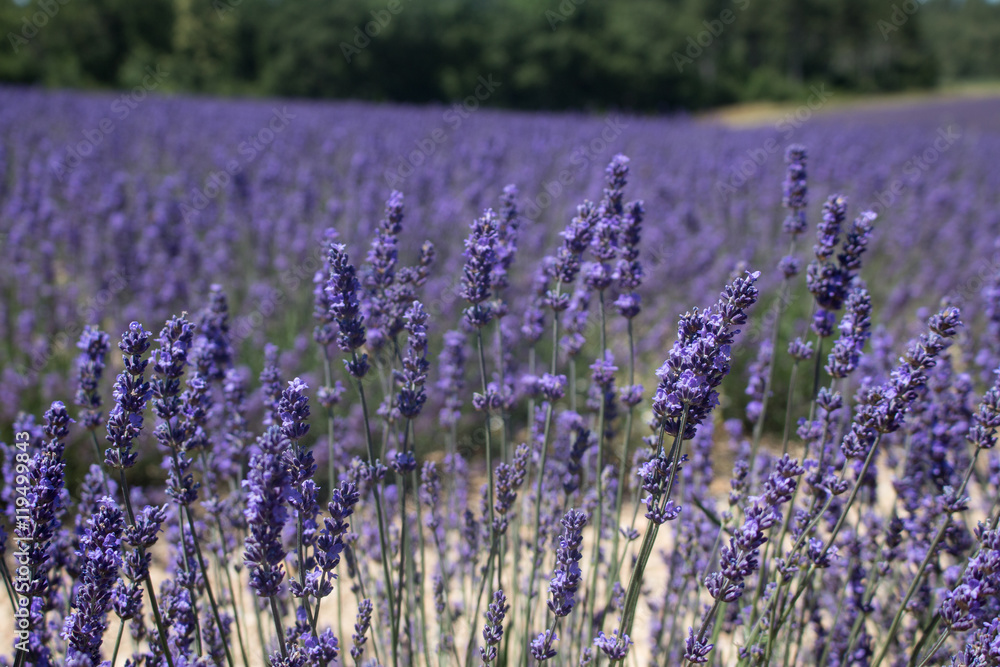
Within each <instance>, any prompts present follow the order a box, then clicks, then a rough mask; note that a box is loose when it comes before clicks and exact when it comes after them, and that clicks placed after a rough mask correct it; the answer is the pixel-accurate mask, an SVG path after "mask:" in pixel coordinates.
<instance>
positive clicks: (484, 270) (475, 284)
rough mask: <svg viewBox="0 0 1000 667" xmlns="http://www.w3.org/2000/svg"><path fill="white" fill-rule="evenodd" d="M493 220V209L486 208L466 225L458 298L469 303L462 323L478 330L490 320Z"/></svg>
mask: <svg viewBox="0 0 1000 667" xmlns="http://www.w3.org/2000/svg"><path fill="white" fill-rule="evenodd" d="M498 224H499V222H498V220H497V215H496V213H494V212H493V209H491V208H490V209H486V211H485V212H484V213H483V215H482V216H481V217H479V218H476V220H474V221H473V222H472V224H471V225H470V226H469V229H470V233H469V236H468V237H467V238H466V239H465V252H464V253H463V256H464V257H465V267H464V268H463V270H462V298H463V299H465V300H466V301H468V302H469V307H468V308H466V309H465V321H466V322H467V323H468V324H469V326H471V327H473V328H482V327H484V326H486V325H487V324H489V322H490V320H492V319H493V310H492V308H490V307H489V305H488V304H486V303H485V302H486V300H487V299H489V298H490V296H491V294H492V293H491V292H490V288H491V287H492V276H493V268H494V266H495V265H496V262H497V252H496V246H497V226H498Z"/></svg>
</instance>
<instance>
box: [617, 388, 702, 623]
mask: <svg viewBox="0 0 1000 667" xmlns="http://www.w3.org/2000/svg"><path fill="white" fill-rule="evenodd" d="M687 417H688V408H687V406H684V411H683V412H682V413H681V422H680V427H679V428H678V429H677V435H676V436H675V437H674V442H673V444H672V445H671V446H670V453H669V454H668V455H667V463H668V468H667V469H668V470H669V471H670V479H669V480H668V481H667V492H666V493H665V494H664V495H665V498H664V502H669V501H670V492H671V491H672V489H673V485H674V480H675V479H676V478H677V475H676V471H675V468H676V465H675V463H674V462H675V460H677V459H678V458H679V454H680V449H681V444H682V439H683V437H684V430H685V429H686V428H687ZM663 436H664V430H663V427H662V426H661V427H660V433H659V437H658V443H657V446H656V450H657V452H656V455H657V456H662V450H663ZM658 530H659V525H658V524H656V523H653V522H652V521H650V522H649V527H648V528H647V529H646V534H645V535H644V536H643V538H642V544H641V545H640V547H639V559H638V560H637V561H636V564H635V567H634V568H633V569H632V574H631V576H630V577H629V582H628V589H627V590H626V593H625V604H624V605H623V608H622V620H621V623H620V624H619V629H618V641H620V642H621V641H623V640H624V637H625V635H627V634H628V633H630V632H631V631H632V622H633V620H634V619H635V608H636V606H637V605H638V603H639V593H640V591H641V589H642V575H643V571H644V570H645V569H646V563H647V562H648V561H649V556H650V554H651V553H653V544H654V543H655V542H656V533H657V531H658Z"/></svg>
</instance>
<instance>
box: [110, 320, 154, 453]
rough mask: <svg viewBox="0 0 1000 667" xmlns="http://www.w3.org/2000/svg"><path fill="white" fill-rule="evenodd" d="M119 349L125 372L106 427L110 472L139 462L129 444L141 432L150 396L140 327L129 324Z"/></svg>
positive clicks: (145, 347)
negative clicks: (109, 444) (145, 375)
mask: <svg viewBox="0 0 1000 667" xmlns="http://www.w3.org/2000/svg"><path fill="white" fill-rule="evenodd" d="M118 347H119V348H120V349H121V351H122V359H123V361H124V362H125V371H124V372H122V373H120V374H119V375H118V379H117V380H116V381H115V389H114V397H115V406H114V407H113V408H112V409H111V414H110V415H109V416H108V425H107V428H108V435H107V440H108V442H110V443H111V447H110V448H109V449H108V450H107V451H106V452H105V456H106V458H105V463H106V464H107V465H108V466H109V467H111V468H131V467H132V466H133V465H135V462H136V460H137V459H138V458H139V455H138V454H136V453H135V452H133V451H132V442H133V441H134V440H135V439H136V437H137V436H138V435H139V432H140V431H141V430H142V424H143V419H142V413H143V412H144V411H145V410H146V401H147V400H148V399H149V397H150V395H151V393H152V392H151V390H150V386H149V383H148V382H146V380H145V378H144V376H143V373H145V371H146V365H147V364H148V363H149V360H148V359H143V358H142V357H143V355H144V354H145V353H146V351H147V350H149V334H148V333H146V332H145V331H144V330H143V328H142V325H141V324H139V323H138V322H132V323H131V324H130V325H129V329H128V331H126V332H125V333H123V334H122V340H121V342H120V343H119V344H118Z"/></svg>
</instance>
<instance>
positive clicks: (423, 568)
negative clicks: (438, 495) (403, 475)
mask: <svg viewBox="0 0 1000 667" xmlns="http://www.w3.org/2000/svg"><path fill="white" fill-rule="evenodd" d="M408 425H409V427H410V428H413V424H412V423H409V424H408ZM410 474H411V475H412V486H413V504H414V505H416V507H417V526H416V529H417V538H418V540H419V543H420V595H418V596H417V597H416V598H415V600H416V602H417V603H418V604H419V605H420V606H419V607H418V609H419V612H420V631H421V636H422V638H423V643H424V661H425V662H426V663H427V666H428V667H430V664H431V654H430V644H429V643H428V641H427V611H426V609H425V607H426V606H427V605H425V604H424V580H425V579H426V578H427V550H426V547H425V541H424V518H423V511H422V510H421V508H420V492H419V489H420V487H419V485H418V484H417V471H416V470H413V471H412V472H411V473H410Z"/></svg>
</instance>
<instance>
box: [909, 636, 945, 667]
mask: <svg viewBox="0 0 1000 667" xmlns="http://www.w3.org/2000/svg"><path fill="white" fill-rule="evenodd" d="M950 636H951V628H948V629H947V630H945V631H944V632H943V633H942V634H941V638H940V639H938V640H937V641H936V642H934V646H932V647H931V650H930V651H928V652H927V655H925V656H924V659H923V660H921V661H920V664H919V665H917V667H924V665H926V664H927V663H928V662H930V659H931V658H933V657H934V654H935V653H937V651H938V649H939V648H941V646H942V645H943V644H944V643H945V641H947V640H948V637H950ZM917 655H918V653H917V652H916V650H914V652H913V657H917Z"/></svg>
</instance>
